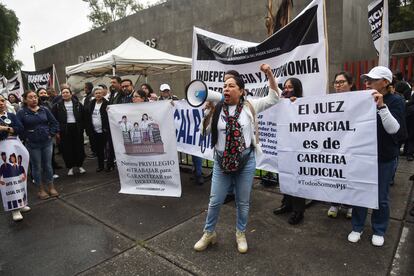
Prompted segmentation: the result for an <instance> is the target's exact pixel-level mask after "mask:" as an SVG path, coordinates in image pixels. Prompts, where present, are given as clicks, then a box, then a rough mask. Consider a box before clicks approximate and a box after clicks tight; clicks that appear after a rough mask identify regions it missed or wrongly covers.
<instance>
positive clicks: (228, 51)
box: [197, 5, 319, 64]
mask: <svg viewBox="0 0 414 276" xmlns="http://www.w3.org/2000/svg"><path fill="white" fill-rule="evenodd" d="M317 10H318V5H316V6H314V7H312V8H310V9H308V10H306V11H305V12H304V13H303V14H302V15H301V16H299V17H297V18H296V19H295V20H294V21H292V22H291V23H289V24H288V25H287V26H285V27H284V28H283V29H281V30H280V31H279V32H277V33H275V34H274V35H272V36H271V37H269V38H268V39H266V40H265V41H263V42H262V43H260V44H258V45H257V46H255V47H239V46H237V47H236V46H234V45H231V44H227V43H224V42H221V41H218V40H215V39H212V38H210V37H206V36H204V35H201V34H197V42H198V52H197V60H216V61H218V62H220V63H223V64H242V63H247V62H254V61H258V60H263V59H267V58H272V57H276V56H279V55H282V54H285V53H288V52H290V51H292V50H293V49H295V48H296V47H298V46H301V45H308V44H313V43H318V42H319V40H318V24H317V23H318V20H317Z"/></svg>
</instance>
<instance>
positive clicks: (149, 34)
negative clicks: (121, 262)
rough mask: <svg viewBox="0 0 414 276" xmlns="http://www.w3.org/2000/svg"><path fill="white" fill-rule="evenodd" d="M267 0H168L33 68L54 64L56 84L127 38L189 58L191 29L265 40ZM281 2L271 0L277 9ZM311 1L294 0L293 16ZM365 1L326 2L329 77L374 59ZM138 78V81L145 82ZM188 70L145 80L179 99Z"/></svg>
mask: <svg viewBox="0 0 414 276" xmlns="http://www.w3.org/2000/svg"><path fill="white" fill-rule="evenodd" d="M267 2H268V1H267V0H259V1H258V0H169V1H166V2H165V3H163V4H160V5H158V6H154V7H151V8H148V9H145V10H142V11H140V12H138V13H136V14H133V15H130V16H128V17H125V18H123V19H120V20H118V21H116V22H112V23H110V24H108V25H107V26H105V27H104V28H98V29H94V30H91V31H89V32H86V33H83V34H81V35H78V36H76V37H73V38H71V39H68V40H66V41H63V42H61V43H59V44H56V45H53V46H51V47H49V48H46V49H44V50H41V51H38V52H36V53H35V54H34V58H35V64H36V69H41V68H45V67H48V66H50V65H51V64H55V66H56V70H57V73H58V77H59V80H61V82H62V80H64V79H65V67H66V66H68V65H73V64H77V63H79V62H82V61H86V60H88V59H91V58H94V57H97V56H100V55H103V54H104V53H106V52H108V51H110V50H111V49H114V48H116V47H117V46H118V45H119V44H120V43H122V42H123V41H124V40H125V39H127V38H128V37H129V36H133V37H135V38H137V39H138V40H140V41H142V42H146V43H147V44H148V45H150V46H152V47H156V48H157V49H159V50H161V51H165V52H168V53H171V54H174V55H179V56H185V57H191V52H192V35H193V26H196V27H199V28H202V29H205V30H208V31H211V32H215V33H219V34H222V35H225V36H230V37H234V38H237V39H241V40H247V41H252V42H260V41H263V40H264V39H265V38H266V36H267V30H266V27H265V17H266V14H267V9H266V5H267ZM280 2H281V0H276V1H274V6H275V7H278V6H279V4H280ZM310 2H311V0H294V1H293V3H294V6H293V10H292V12H293V17H294V16H296V15H297V14H298V13H299V12H300V11H301V10H302V9H303V8H305V7H306V5H308V4H309V3H310ZM369 2H370V0H326V15H327V29H328V41H329V44H328V48H329V72H330V77H331V80H332V76H333V75H334V73H335V72H337V71H339V70H341V69H342V68H343V64H344V62H345V61H346V60H360V59H374V58H375V55H376V54H375V50H374V47H373V43H372V40H371V35H370V29H369V25H368V19H367V6H368V3H369ZM141 80H142V79H140V80H139V82H144V80H142V81H141ZM189 81H190V71H188V72H180V73H174V74H172V75H158V76H148V82H149V83H150V84H151V85H152V86H153V87H154V89H155V90H158V87H159V85H160V83H164V82H166V83H170V84H171V86H172V89H173V90H174V93H175V94H177V95H178V96H180V97H183V96H184V87H185V85H186V84H187V83H188V82H189Z"/></svg>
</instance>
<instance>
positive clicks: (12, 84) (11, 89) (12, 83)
mask: <svg viewBox="0 0 414 276" xmlns="http://www.w3.org/2000/svg"><path fill="white" fill-rule="evenodd" d="M6 90H7V95H9V94H14V95H16V97H17V98H19V99H20V100H21V99H22V95H23V93H24V89H23V81H22V74H21V73H20V71H19V72H18V73H17V74H16V75H14V76H13V77H12V78H10V79H8V80H7V84H6Z"/></svg>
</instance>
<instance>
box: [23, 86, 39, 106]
mask: <svg viewBox="0 0 414 276" xmlns="http://www.w3.org/2000/svg"><path fill="white" fill-rule="evenodd" d="M30 93H35V94H36V96H37V93H36V92H35V91H33V90H30V89H29V90H26V91H25V92H24V93H23V95H22V98H23V105H24V106H27V103H26V101H27V96H28V95H29V94H30ZM37 105H39V101H38V102H37Z"/></svg>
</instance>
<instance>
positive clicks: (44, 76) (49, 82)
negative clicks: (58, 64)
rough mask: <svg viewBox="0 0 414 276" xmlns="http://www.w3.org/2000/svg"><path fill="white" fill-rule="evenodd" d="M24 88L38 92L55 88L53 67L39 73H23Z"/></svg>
mask: <svg viewBox="0 0 414 276" xmlns="http://www.w3.org/2000/svg"><path fill="white" fill-rule="evenodd" d="M21 72H22V80H23V86H24V88H25V90H26V89H31V90H34V91H36V90H37V89H39V88H49V87H53V66H51V67H49V68H46V69H43V70H38V71H31V72H30V71H21Z"/></svg>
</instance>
